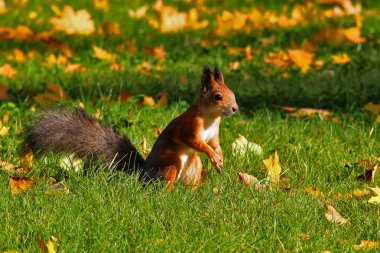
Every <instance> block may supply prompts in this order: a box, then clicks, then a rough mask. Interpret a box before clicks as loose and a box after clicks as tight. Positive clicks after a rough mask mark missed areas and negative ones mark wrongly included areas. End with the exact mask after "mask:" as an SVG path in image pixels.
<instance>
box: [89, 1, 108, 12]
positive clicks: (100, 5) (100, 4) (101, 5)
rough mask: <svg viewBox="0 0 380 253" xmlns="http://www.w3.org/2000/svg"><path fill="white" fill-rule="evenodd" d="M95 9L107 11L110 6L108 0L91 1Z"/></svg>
mask: <svg viewBox="0 0 380 253" xmlns="http://www.w3.org/2000/svg"><path fill="white" fill-rule="evenodd" d="M93 4H94V7H95V9H98V10H102V11H108V10H109V8H110V6H109V2H108V0H94V1H93Z"/></svg>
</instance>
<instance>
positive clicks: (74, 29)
mask: <svg viewBox="0 0 380 253" xmlns="http://www.w3.org/2000/svg"><path fill="white" fill-rule="evenodd" d="M50 23H51V24H52V25H53V28H54V29H55V30H57V31H63V32H65V33H66V34H69V35H72V34H83V35H89V34H92V33H93V32H94V31H95V25H94V21H92V19H91V15H90V14H89V13H88V12H87V10H84V9H83V10H79V11H77V12H75V11H74V10H73V8H72V7H71V6H68V5H66V6H65V7H64V9H63V11H62V13H61V15H59V17H54V18H51V19H50Z"/></svg>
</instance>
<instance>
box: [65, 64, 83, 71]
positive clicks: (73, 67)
mask: <svg viewBox="0 0 380 253" xmlns="http://www.w3.org/2000/svg"><path fill="white" fill-rule="evenodd" d="M87 71H88V69H87V68H86V67H84V66H83V65H81V64H80V63H70V64H67V66H66V67H65V72H66V73H78V72H83V73H84V72H87Z"/></svg>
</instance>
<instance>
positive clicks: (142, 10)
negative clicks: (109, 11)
mask: <svg viewBox="0 0 380 253" xmlns="http://www.w3.org/2000/svg"><path fill="white" fill-rule="evenodd" d="M148 8H149V6H148V5H143V6H141V7H139V8H137V9H136V10H128V15H129V16H130V17H131V18H134V19H140V18H142V17H144V16H145V14H146V11H147V10H148Z"/></svg>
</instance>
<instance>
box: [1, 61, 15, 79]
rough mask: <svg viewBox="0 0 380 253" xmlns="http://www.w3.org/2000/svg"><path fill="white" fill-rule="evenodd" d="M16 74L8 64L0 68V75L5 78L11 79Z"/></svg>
mask: <svg viewBox="0 0 380 253" xmlns="http://www.w3.org/2000/svg"><path fill="white" fill-rule="evenodd" d="M16 74H17V71H16V70H15V69H14V68H12V66H11V65H9V64H7V63H6V64H4V65H3V66H1V67H0V75H2V76H4V77H7V78H13V77H15V76H16Z"/></svg>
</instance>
